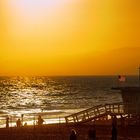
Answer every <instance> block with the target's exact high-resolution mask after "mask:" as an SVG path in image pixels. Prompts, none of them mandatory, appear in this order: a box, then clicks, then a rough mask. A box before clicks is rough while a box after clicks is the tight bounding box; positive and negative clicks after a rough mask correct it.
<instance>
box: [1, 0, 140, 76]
mask: <svg viewBox="0 0 140 140" xmlns="http://www.w3.org/2000/svg"><path fill="white" fill-rule="evenodd" d="M139 5H140V2H139V1H138V0H113V1H112V0H41V1H40V0H3V1H0V64H1V67H0V75H112V74H137V68H138V67H139V65H140V8H139Z"/></svg>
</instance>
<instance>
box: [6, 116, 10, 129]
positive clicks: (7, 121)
mask: <svg viewBox="0 0 140 140" xmlns="http://www.w3.org/2000/svg"><path fill="white" fill-rule="evenodd" d="M6 128H9V117H8V116H7V118H6Z"/></svg>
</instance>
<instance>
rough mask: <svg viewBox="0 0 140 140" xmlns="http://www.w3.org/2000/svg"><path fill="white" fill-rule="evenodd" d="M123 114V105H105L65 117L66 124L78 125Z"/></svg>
mask: <svg viewBox="0 0 140 140" xmlns="http://www.w3.org/2000/svg"><path fill="white" fill-rule="evenodd" d="M122 114H125V113H124V104H123V103H114V104H105V105H99V106H95V107H92V108H89V109H86V110H84V111H80V112H78V113H75V114H71V115H69V116H66V117H65V121H66V123H67V124H73V123H74V124H79V123H85V122H89V121H93V120H96V119H98V118H101V117H103V116H107V115H111V116H113V115H122Z"/></svg>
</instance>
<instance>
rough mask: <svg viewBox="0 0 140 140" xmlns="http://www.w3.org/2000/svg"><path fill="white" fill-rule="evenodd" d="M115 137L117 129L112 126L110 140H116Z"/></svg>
mask: <svg viewBox="0 0 140 140" xmlns="http://www.w3.org/2000/svg"><path fill="white" fill-rule="evenodd" d="M117 135H118V132H117V128H116V126H115V125H113V126H112V137H111V140H117Z"/></svg>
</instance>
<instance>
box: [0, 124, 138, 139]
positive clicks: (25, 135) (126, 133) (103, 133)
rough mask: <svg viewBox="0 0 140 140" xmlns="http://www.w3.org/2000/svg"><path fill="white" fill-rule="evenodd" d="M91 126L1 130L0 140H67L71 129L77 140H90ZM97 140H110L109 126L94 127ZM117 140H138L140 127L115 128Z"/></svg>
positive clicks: (52, 125)
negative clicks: (74, 131)
mask: <svg viewBox="0 0 140 140" xmlns="http://www.w3.org/2000/svg"><path fill="white" fill-rule="evenodd" d="M92 126H93V125H91V123H90V124H81V125H70V126H67V125H66V124H48V125H43V126H41V127H39V126H27V127H21V128H16V127H13V128H8V129H6V128H1V129H0V140H69V136H70V133H71V130H72V129H75V130H76V132H77V137H78V140H90V139H89V138H88V131H89V129H90V128H92ZM94 127H95V129H96V136H97V139H98V140H111V129H112V128H111V125H103V124H102V125H101V124H98V125H97V124H96V125H94ZM117 129H118V140H140V125H127V126H125V127H121V126H117Z"/></svg>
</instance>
